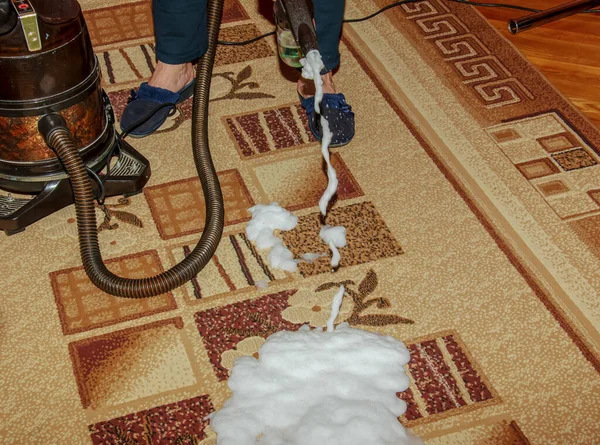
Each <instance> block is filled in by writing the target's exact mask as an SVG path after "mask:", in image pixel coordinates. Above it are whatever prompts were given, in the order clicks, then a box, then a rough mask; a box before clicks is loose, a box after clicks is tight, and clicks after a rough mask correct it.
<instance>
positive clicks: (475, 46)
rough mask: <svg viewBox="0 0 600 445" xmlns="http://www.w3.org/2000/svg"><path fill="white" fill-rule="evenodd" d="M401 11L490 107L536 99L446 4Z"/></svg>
mask: <svg viewBox="0 0 600 445" xmlns="http://www.w3.org/2000/svg"><path fill="white" fill-rule="evenodd" d="M401 11H403V13H404V15H405V16H406V18H407V19H409V20H412V21H414V23H415V24H416V25H417V28H418V29H419V30H420V32H421V34H422V35H423V37H424V38H425V40H428V41H430V42H432V44H433V46H434V47H435V48H436V49H437V50H438V52H439V54H440V55H441V56H442V57H443V59H444V60H445V61H446V62H448V63H449V64H451V65H452V67H453V68H454V71H455V72H456V73H457V74H458V75H459V76H460V78H461V79H462V83H463V84H464V85H468V86H470V87H472V88H473V90H474V91H475V92H476V93H477V96H478V98H479V99H480V101H481V102H482V103H483V105H484V106H485V107H486V108H498V107H504V106H508V105H514V104H517V103H520V102H524V101H526V100H528V99H529V100H532V99H533V98H534V96H533V94H532V93H531V92H530V91H529V90H528V89H527V88H526V87H525V85H523V83H522V82H521V81H519V80H518V79H517V78H515V77H514V75H513V74H512V73H511V72H510V70H509V69H508V68H507V67H506V66H505V65H504V64H503V63H502V62H501V61H500V60H499V59H498V58H497V57H496V56H494V55H492V53H491V51H490V50H489V48H488V47H487V46H485V44H484V43H483V42H482V41H481V40H480V39H479V38H477V36H475V35H474V34H473V33H471V32H470V30H469V28H468V27H467V26H466V25H465V24H464V23H463V22H462V21H461V20H460V19H459V18H458V17H457V16H456V15H454V14H452V13H451V12H450V10H449V9H448V7H447V6H446V5H445V4H444V3H443V2H442V1H440V0H423V1H421V2H416V3H410V4H406V5H402V9H401Z"/></svg>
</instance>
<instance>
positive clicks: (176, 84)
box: [148, 61, 195, 93]
mask: <svg viewBox="0 0 600 445" xmlns="http://www.w3.org/2000/svg"><path fill="white" fill-rule="evenodd" d="M194 74H195V73H194V68H193V67H192V64H191V63H183V64H181V65H169V64H168V63H164V62H161V61H159V62H158V64H157V65H156V69H155V70H154V73H152V77H150V79H149V80H148V85H150V86H151V87H158V88H163V89H165V90H169V91H172V92H174V93H177V92H178V91H180V90H181V89H182V88H183V87H184V86H186V85H187V84H188V83H190V82H191V81H192V79H194Z"/></svg>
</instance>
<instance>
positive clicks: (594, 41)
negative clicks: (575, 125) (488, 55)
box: [477, 0, 600, 127]
mask: <svg viewBox="0 0 600 445" xmlns="http://www.w3.org/2000/svg"><path fill="white" fill-rule="evenodd" d="M565 1H567V0H498V1H496V3H501V2H504V3H514V4H518V5H521V6H527V7H531V8H536V9H547V8H549V7H552V6H555V5H559V4H561V3H564V2H565ZM477 9H478V10H479V12H481V13H482V14H483V15H484V16H485V17H486V18H487V19H488V20H489V21H490V23H492V24H493V25H494V26H495V27H496V28H497V29H499V30H500V31H501V32H502V34H503V35H504V36H505V37H507V38H508V39H509V40H510V41H511V42H512V43H513V44H514V45H515V46H516V47H517V48H518V49H519V50H520V51H521V52H522V53H523V55H525V57H527V59H529V61H530V62H531V63H532V64H533V65H535V66H536V67H537V68H538V69H539V70H540V71H541V72H542V73H543V74H544V75H545V76H546V78H547V79H548V80H549V81H550V82H552V83H553V84H554V85H555V86H556V87H557V89H558V90H559V91H560V92H561V93H562V94H563V95H564V96H566V97H567V98H568V99H569V100H571V102H573V103H574V104H575V105H576V106H577V107H579V109H580V110H581V111H583V113H584V114H585V115H586V116H588V117H589V118H590V119H591V120H592V121H593V122H594V123H595V124H596V126H598V127H600V14H578V15H576V16H571V17H566V18H563V19H561V20H559V21H556V22H554V23H549V24H547V25H544V26H542V27H538V28H534V29H530V30H528V31H524V32H522V33H519V34H517V35H512V34H510V33H509V32H508V29H507V22H508V20H509V19H511V18H518V17H521V16H522V15H524V14H527V13H525V12H521V11H517V10H509V9H504V8H502V9H501V8H483V7H478V8H477ZM599 9H600V8H599Z"/></svg>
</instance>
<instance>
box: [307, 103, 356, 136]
mask: <svg viewBox="0 0 600 445" xmlns="http://www.w3.org/2000/svg"><path fill="white" fill-rule="evenodd" d="M300 101H301V103H302V108H304V109H305V110H306V115H307V116H308V124H309V126H310V131H311V132H312V134H313V135H314V137H315V138H316V139H317V140H318V141H320V140H321V139H322V138H323V129H322V128H321V124H320V121H319V117H318V116H317V112H316V111H315V98H314V97H307V98H303V97H302V96H300ZM321 114H322V115H323V116H324V117H325V119H327V123H328V124H329V129H330V130H331V133H332V134H333V137H332V139H331V144H330V147H341V146H342V145H346V144H347V143H349V142H350V141H351V140H352V138H353V137H354V113H353V112H352V107H351V106H350V105H348V104H347V103H346V98H345V97H344V95H343V94H341V93H338V94H327V93H325V94H323V100H322V101H321Z"/></svg>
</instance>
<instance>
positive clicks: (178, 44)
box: [148, 0, 208, 92]
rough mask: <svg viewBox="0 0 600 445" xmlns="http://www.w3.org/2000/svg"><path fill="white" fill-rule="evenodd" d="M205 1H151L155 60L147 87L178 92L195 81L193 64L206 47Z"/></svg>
mask: <svg viewBox="0 0 600 445" xmlns="http://www.w3.org/2000/svg"><path fill="white" fill-rule="evenodd" d="M206 3H207V1H206V0H178V1H172V0H152V15H153V18H154V35H155V37H156V58H157V59H158V63H157V66H156V70H155V71H154V73H153V74H152V77H150V79H149V80H148V84H149V85H150V86H154V87H159V88H164V89H167V90H169V91H173V92H176V91H179V90H181V89H182V88H183V87H184V86H185V85H187V84H188V83H190V82H191V81H192V79H193V78H194V70H193V68H192V61H193V60H194V59H197V58H199V57H201V56H202V55H203V54H204V53H205V52H206V49H207V47H208V35H207V33H206V27H207V15H206Z"/></svg>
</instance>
